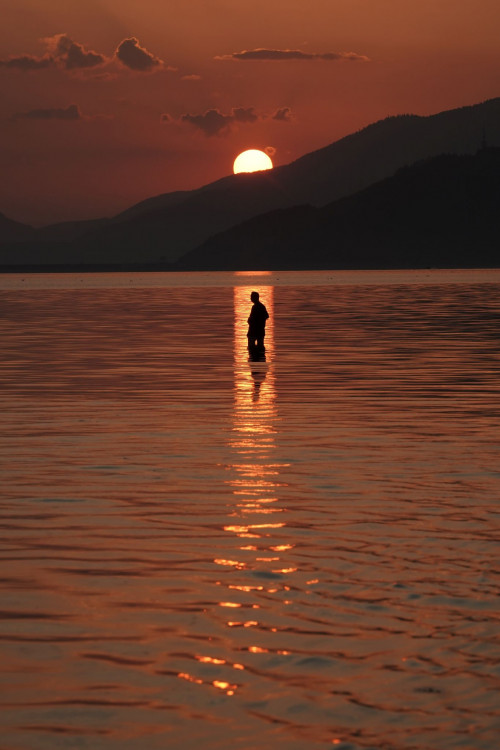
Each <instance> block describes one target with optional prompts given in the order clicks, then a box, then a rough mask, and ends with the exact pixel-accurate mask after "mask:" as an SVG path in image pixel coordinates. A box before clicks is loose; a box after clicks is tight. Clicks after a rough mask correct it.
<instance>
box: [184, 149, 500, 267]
mask: <svg viewBox="0 0 500 750" xmlns="http://www.w3.org/2000/svg"><path fill="white" fill-rule="evenodd" d="M499 206H500V148H489V149H481V150H480V151H479V152H478V153H477V154H475V155H462V156H459V155H442V156H438V157H434V158H432V159H427V160H424V161H420V162H418V163H416V164H415V165H413V166H411V167H405V168H402V169H400V170H399V171H398V172H397V173H396V174H395V175H394V176H393V177H390V178H387V179H386V180H383V181H381V182H378V183H376V184H375V185H372V186H370V187H369V188H366V189H365V190H363V191H361V192H359V193H356V194H355V195H352V196H349V197H347V198H342V199H339V200H337V201H334V202H332V203H330V204H329V205H327V206H325V207H323V208H315V207H312V206H299V207H295V208H289V209H286V210H280V211H274V212H271V213H268V214H265V215H263V216H259V217H256V218H254V219H252V220H250V221H248V222H246V223H244V224H242V225H240V226H238V227H233V228H232V229H230V230H228V231H226V232H224V233H221V234H219V235H218V236H216V237H213V238H211V239H210V240H208V241H207V242H205V243H204V244H203V245H202V246H201V247H200V248H197V249H196V250H194V251H192V252H191V253H189V254H188V255H186V256H185V257H184V258H182V259H181V260H180V261H179V263H178V264H177V267H178V268H179V270H222V269H227V270H273V269H274V270H277V269H279V270H286V269H307V268H309V269H322V268H323V269H332V268H418V267H432V266H434V267H474V266H483V267H494V266H500V210H499Z"/></svg>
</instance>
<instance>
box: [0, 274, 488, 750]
mask: <svg viewBox="0 0 500 750" xmlns="http://www.w3.org/2000/svg"><path fill="white" fill-rule="evenodd" d="M253 289H257V290H258V291H259V292H260V293H261V298H262V300H263V301H264V303H265V304H266V305H267V307H268V309H269V312H270V314H271V318H270V323H269V325H268V333H267V337H266V358H265V361H262V360H261V361H249V357H248V352H247V350H246V338H245V333H246V318H247V317H248V313H249V309H250V300H249V297H250V292H251V291H252V290H253ZM0 311H1V319H0V346H1V349H0V352H1V354H0V360H1V363H0V383H1V391H0V408H1V413H2V425H3V429H2V432H1V435H0V460H1V462H2V492H1V503H0V535H1V541H2V552H1V573H0V576H1V582H2V589H3V593H2V604H1V605H0V609H1V611H0V655H1V661H2V666H3V670H2V672H3V676H2V694H3V695H2V698H3V700H2V703H3V706H4V710H3V735H2V740H1V742H0V745H1V747H2V748H4V747H5V750H45V749H47V750H49V749H50V750H58V749H59V748H89V749H91V750H112V749H113V748H120V750H138V749H139V748H140V749H141V750H142V749H143V748H147V749H148V750H157V749H158V750H159V749H160V748H161V749H162V750H165V748H169V749H170V748H172V749H175V750H177V748H188V749H191V748H199V747H203V748H209V749H210V750H212V749H213V750H234V749H237V748H241V750H254V749H257V748H258V750H268V749H269V750H271V749H272V750H274V749H275V748H276V749H277V750H281V749H283V750H303V749H304V748H309V747H311V748H327V747H332V746H335V747H338V748H341V750H361V749H363V750H364V749H366V748H371V749H372V750H374V749H376V750H381V749H387V750H437V748H439V750H441V749H442V748H453V749H455V748H466V749H467V750H496V748H497V747H498V737H499V734H500V732H499V729H500V718H499V714H500V711H499V709H498V687H499V676H500V675H499V672H500V669H499V663H500V662H499V656H500V649H499V648H498V632H499V631H498V624H499V619H500V617H499V607H498V593H499V589H498V583H499V565H498V535H499V533H498V532H499V524H498V521H499V494H500V469H499V467H500V431H499V421H500V420H499V418H500V385H499V374H500V272H497V271H485V272H482V271H466V272H465V271H462V272H461V271H452V272H438V271H435V272H433V271H420V272H413V273H411V272H405V273H400V272H365V273H359V272H358V273H355V272H341V273H333V272H332V273H326V272H325V273H311V274H307V273H306V274H299V273H273V274H263V275H256V274H249V275H245V274H134V275H130V274H114V275H113V274H89V275H83V276H76V275H75V276H71V275H64V274H61V275H54V276H50V275H36V276H20V275H11V276H4V277H0Z"/></svg>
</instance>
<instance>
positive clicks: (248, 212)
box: [0, 98, 500, 267]
mask: <svg viewBox="0 0 500 750" xmlns="http://www.w3.org/2000/svg"><path fill="white" fill-rule="evenodd" d="M485 128H486V136H487V139H488V142H489V143H491V145H498V146H500V98H495V99H490V100H487V101H485V102H481V103H479V104H476V105H470V106H466V107H460V108H457V109H452V110H446V111H444V112H439V113H437V114H434V115H429V116H420V115H396V116H391V117H388V118H385V119H383V120H379V121H377V122H375V123H372V124H371V125H368V126H367V127H365V128H362V129H361V130H359V131H357V132H356V133H352V134H350V135H348V136H345V137H344V138H342V139H340V140H338V141H335V142H333V143H331V144H329V145H328V146H325V147H323V148H322V149H318V150H316V151H313V152H311V153H309V154H305V155H303V156H301V157H300V158H299V159H297V160H295V161H293V162H291V163H290V164H286V165H282V166H279V167H275V168H274V169H273V170H269V171H268V172H258V173H254V174H239V175H227V176H226V177H223V178H221V179H220V180H217V181H215V182H213V183H209V184H208V185H204V186H202V187H200V188H197V189H195V190H192V191H177V192H174V193H165V194H162V195H159V196H154V197H152V198H149V199H146V200H145V201H141V202H139V203H138V204H135V205H134V206H131V207H130V208H129V209H127V210H126V211H123V212H121V214H118V215H117V216H115V217H112V218H104V219H95V220H91V221H89V222H63V223H60V224H57V225H50V226H48V227H43V228H42V229H39V230H34V229H33V228H31V227H30V228H29V231H28V230H27V232H26V233H25V236H24V238H22V237H21V235H22V231H19V233H18V239H17V241H16V240H15V239H12V237H11V238H10V239H9V241H8V242H4V243H3V244H0V264H1V265H3V266H9V265H20V266H22V265H23V264H28V265H47V266H50V265H52V264H61V263H63V264H64V263H66V264H68V265H69V266H71V265H80V266H83V265H85V264H91V265H95V266H99V265H100V264H102V265H114V264H116V265H123V264H131V263H132V264H134V263H135V264H143V265H145V266H146V265H148V264H153V265H155V266H158V265H162V264H163V265H164V266H165V267H168V266H169V265H170V264H173V263H176V262H178V261H179V259H180V258H182V257H183V256H185V255H187V254H188V253H189V252H191V251H192V250H194V249H196V248H198V247H200V246H201V245H203V243H204V242H206V241H207V240H209V238H210V237H213V236H214V235H217V234H219V233H220V232H224V231H226V230H228V229H230V228H231V227H234V226H237V225H239V224H241V223H242V222H245V221H247V220H249V219H251V218H252V217H255V216H259V215H260V214H265V213H268V212H269V211H273V210H276V209H286V208H289V207H290V206H293V205H300V204H310V205H312V206H316V207H319V206H322V205H327V204H328V203H330V202H332V201H333V200H337V199H339V198H342V197H346V196H348V195H352V194H355V193H356V192H359V191H360V190H363V189H365V188H366V187H368V186H369V185H372V184H375V183H377V182H379V181H380V180H382V179H385V178H386V177H389V176H390V175H392V174H393V173H394V172H395V171H396V170H397V169H398V168H401V167H403V166H405V165H407V164H411V163H413V162H415V161H417V160H419V159H422V158H427V157H429V156H436V155H438V154H439V153H443V152H447V151H454V152H457V153H473V152H474V151H477V148H478V146H479V145H480V143H481V140H482V138H483V132H484V129H485ZM33 232H34V234H33ZM0 238H1V223H0Z"/></svg>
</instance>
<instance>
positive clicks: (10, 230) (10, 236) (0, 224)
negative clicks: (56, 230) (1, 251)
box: [0, 213, 37, 242]
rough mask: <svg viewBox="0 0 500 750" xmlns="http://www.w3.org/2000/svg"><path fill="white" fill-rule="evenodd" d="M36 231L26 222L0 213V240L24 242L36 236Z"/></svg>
mask: <svg viewBox="0 0 500 750" xmlns="http://www.w3.org/2000/svg"><path fill="white" fill-rule="evenodd" d="M36 236H37V231H36V229H34V228H33V227H30V226H28V225H27V224H21V223H20V222H18V221H13V220H12V219H8V218H7V216H4V214H1V213H0V241H1V242H26V241H29V240H32V239H34V238H36Z"/></svg>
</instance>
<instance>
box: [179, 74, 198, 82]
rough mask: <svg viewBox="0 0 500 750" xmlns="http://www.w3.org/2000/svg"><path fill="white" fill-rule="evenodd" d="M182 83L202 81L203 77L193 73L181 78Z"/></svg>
mask: <svg viewBox="0 0 500 750" xmlns="http://www.w3.org/2000/svg"><path fill="white" fill-rule="evenodd" d="M181 81H201V76H199V75H198V74H197V73H192V74H191V75H186V76H181Z"/></svg>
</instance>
